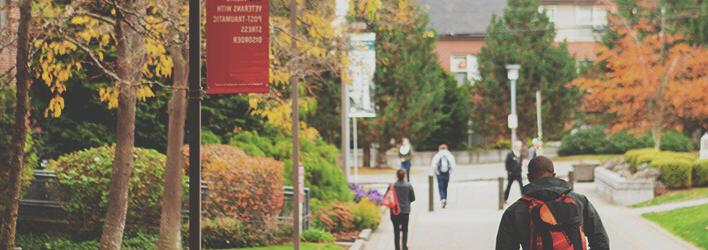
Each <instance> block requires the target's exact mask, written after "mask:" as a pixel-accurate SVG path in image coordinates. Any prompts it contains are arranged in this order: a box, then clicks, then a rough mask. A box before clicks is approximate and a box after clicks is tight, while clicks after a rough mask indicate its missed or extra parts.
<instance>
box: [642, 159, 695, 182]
mask: <svg viewBox="0 0 708 250" xmlns="http://www.w3.org/2000/svg"><path fill="white" fill-rule="evenodd" d="M651 167H653V168H656V169H659V172H661V175H660V176H659V179H660V180H661V181H662V182H663V183H664V185H666V187H668V188H687V187H691V179H692V175H693V172H692V169H691V168H692V163H691V162H690V161H687V160H682V159H674V158H670V157H660V158H657V159H655V160H653V161H652V162H651Z"/></svg>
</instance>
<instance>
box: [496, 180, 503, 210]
mask: <svg viewBox="0 0 708 250" xmlns="http://www.w3.org/2000/svg"><path fill="white" fill-rule="evenodd" d="M497 181H498V182H499V210H502V209H504V177H499V178H498V179H497Z"/></svg>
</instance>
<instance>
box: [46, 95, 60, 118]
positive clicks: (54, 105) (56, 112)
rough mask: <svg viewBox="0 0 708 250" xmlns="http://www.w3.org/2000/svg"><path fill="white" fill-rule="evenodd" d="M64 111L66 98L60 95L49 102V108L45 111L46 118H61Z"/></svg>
mask: <svg viewBox="0 0 708 250" xmlns="http://www.w3.org/2000/svg"><path fill="white" fill-rule="evenodd" d="M62 110H64V98H63V97H61V96H60V95H55V96H54V97H53V98H52V99H50V100H49V106H48V107H47V108H46V109H45V110H44V117H49V115H51V116H52V117H55V118H56V117H60V116H61V111H62Z"/></svg>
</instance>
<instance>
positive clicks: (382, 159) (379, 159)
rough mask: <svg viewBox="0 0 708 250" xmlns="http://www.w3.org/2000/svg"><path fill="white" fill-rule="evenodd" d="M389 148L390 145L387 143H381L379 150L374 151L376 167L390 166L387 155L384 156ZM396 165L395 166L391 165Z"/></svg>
mask: <svg viewBox="0 0 708 250" xmlns="http://www.w3.org/2000/svg"><path fill="white" fill-rule="evenodd" d="M389 149H391V146H389V145H388V143H381V144H380V145H379V151H378V152H376V154H377V156H376V167H379V168H383V167H390V166H388V157H386V152H388V150H389ZM392 167H396V166H392Z"/></svg>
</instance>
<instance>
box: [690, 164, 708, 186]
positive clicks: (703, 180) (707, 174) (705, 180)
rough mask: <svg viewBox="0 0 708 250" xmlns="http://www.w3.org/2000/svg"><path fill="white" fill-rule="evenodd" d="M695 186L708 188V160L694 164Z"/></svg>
mask: <svg viewBox="0 0 708 250" xmlns="http://www.w3.org/2000/svg"><path fill="white" fill-rule="evenodd" d="M693 184H694V185H695V186H699V187H705V186H708V159H706V160H700V161H696V162H695V163H694V164H693Z"/></svg>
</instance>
